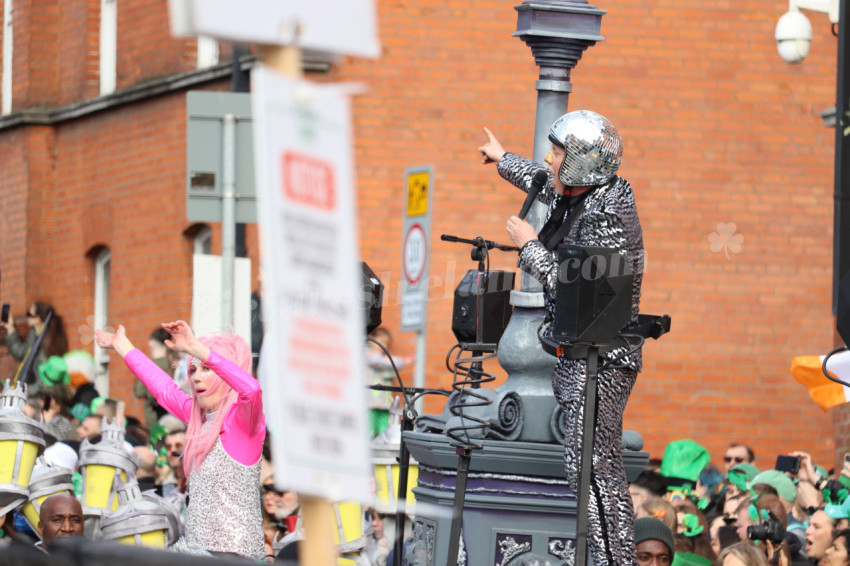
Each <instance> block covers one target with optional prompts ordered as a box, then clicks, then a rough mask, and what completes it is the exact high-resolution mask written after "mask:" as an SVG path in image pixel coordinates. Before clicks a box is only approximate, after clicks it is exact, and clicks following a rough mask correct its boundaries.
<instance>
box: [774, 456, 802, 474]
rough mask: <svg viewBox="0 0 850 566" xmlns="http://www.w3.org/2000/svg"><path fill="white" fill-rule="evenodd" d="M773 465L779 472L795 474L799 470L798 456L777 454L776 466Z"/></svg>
mask: <svg viewBox="0 0 850 566" xmlns="http://www.w3.org/2000/svg"><path fill="white" fill-rule="evenodd" d="M774 467H775V469H776V470H778V471H780V472H788V473H790V474H796V473H797V472H799V471H800V458H799V457H798V456H784V455H779V456H777V457H776V466H774Z"/></svg>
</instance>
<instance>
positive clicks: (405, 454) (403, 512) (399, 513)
mask: <svg viewBox="0 0 850 566" xmlns="http://www.w3.org/2000/svg"><path fill="white" fill-rule="evenodd" d="M405 405H406V403H405ZM409 411H410V409H409V408H408V407H407V406H404V407H402V410H401V441H400V442H399V456H398V466H399V468H398V490H397V493H396V511H395V512H396V516H395V543H394V545H393V548H394V549H395V550H394V551H393V564H392V566H401V560H402V558H404V526H405V522H406V519H407V480H408V477H409V475H410V450H408V448H407V443H406V442H405V441H404V433H405V432H408V431H411V430H413V419H412V418H411V417H412V415H411V414H410V413H409Z"/></svg>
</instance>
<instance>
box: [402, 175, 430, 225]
mask: <svg viewBox="0 0 850 566" xmlns="http://www.w3.org/2000/svg"><path fill="white" fill-rule="evenodd" d="M430 184H431V179H430V173H429V172H428V171H420V172H417V173H411V174H410V175H408V176H407V216H422V215H423V214H428V187H429V185H430Z"/></svg>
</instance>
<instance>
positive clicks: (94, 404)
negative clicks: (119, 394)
mask: <svg viewBox="0 0 850 566" xmlns="http://www.w3.org/2000/svg"><path fill="white" fill-rule="evenodd" d="M104 401H106V397H95V398H94V399H92V400H91V405H90V406H89V412H90V413H91V414H92V415H93V414H95V413H96V412H97V409H98V408H99V407H100V406H101V405H103V402H104Z"/></svg>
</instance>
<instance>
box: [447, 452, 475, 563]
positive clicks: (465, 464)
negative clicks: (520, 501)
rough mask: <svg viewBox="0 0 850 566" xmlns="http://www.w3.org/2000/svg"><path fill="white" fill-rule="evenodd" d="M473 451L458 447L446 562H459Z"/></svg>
mask: <svg viewBox="0 0 850 566" xmlns="http://www.w3.org/2000/svg"><path fill="white" fill-rule="evenodd" d="M471 460H472V452H471V451H470V450H469V448H463V447H459V448H458V449H457V480H456V481H455V501H454V506H453V508H452V528H451V533H450V534H449V554H448V556H447V558H446V560H447V561H448V562H446V564H459V563H460V562H459V560H458V558H459V557H458V554H459V553H460V534H461V532H462V530H463V504H464V502H465V501H466V480H467V478H468V477H469V462H470V461H471Z"/></svg>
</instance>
